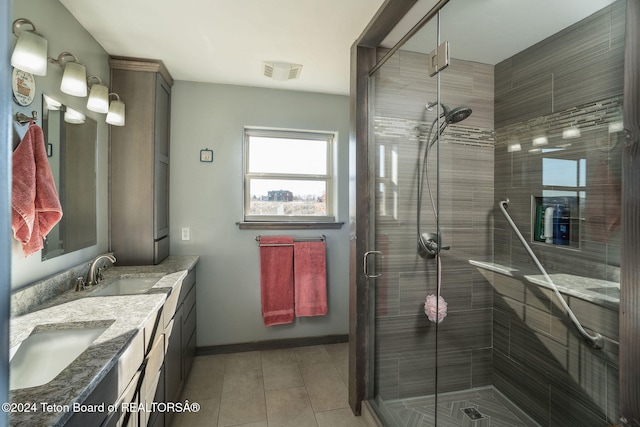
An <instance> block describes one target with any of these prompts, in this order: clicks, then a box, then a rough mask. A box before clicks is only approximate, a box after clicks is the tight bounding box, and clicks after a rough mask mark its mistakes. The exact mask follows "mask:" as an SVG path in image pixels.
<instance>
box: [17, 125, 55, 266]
mask: <svg viewBox="0 0 640 427" xmlns="http://www.w3.org/2000/svg"><path fill="white" fill-rule="evenodd" d="M11 185H12V190H11V191H12V195H11V207H12V211H11V228H12V230H13V237H14V238H15V239H16V240H18V241H19V242H20V243H22V251H23V252H24V256H25V257H28V256H29V255H31V254H33V253H35V252H37V251H39V250H40V249H42V247H43V246H44V245H43V243H42V239H44V238H45V237H47V234H49V231H51V229H52V228H53V227H54V226H55V225H56V224H57V223H58V221H60V218H62V207H61V206H60V200H59V199H58V192H57V191H56V184H55V182H54V180H53V175H52V174H51V169H50V167H49V161H48V160H47V153H46V150H45V146H44V135H43V133H42V129H40V127H39V126H37V125H35V124H33V123H31V125H30V126H29V129H28V130H27V133H26V134H25V136H24V138H22V141H20V144H19V145H18V148H16V150H15V151H14V152H13V174H12V182H11Z"/></svg>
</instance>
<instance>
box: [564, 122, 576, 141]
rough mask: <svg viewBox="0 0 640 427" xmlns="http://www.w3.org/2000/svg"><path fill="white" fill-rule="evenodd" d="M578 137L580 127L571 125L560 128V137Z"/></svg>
mask: <svg viewBox="0 0 640 427" xmlns="http://www.w3.org/2000/svg"><path fill="white" fill-rule="evenodd" d="M573 138H580V129H579V128H578V127H577V126H576V125H571V126H570V127H568V128H565V129H563V130H562V139H573Z"/></svg>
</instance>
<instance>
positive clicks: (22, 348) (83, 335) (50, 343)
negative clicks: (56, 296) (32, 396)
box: [9, 327, 107, 390]
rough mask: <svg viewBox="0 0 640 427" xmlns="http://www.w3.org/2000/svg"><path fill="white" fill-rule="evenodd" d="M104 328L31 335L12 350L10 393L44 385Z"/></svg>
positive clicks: (74, 329)
mask: <svg viewBox="0 0 640 427" xmlns="http://www.w3.org/2000/svg"><path fill="white" fill-rule="evenodd" d="M106 329H107V327H91V328H67V329H56V330H45V331H36V332H33V333H32V334H31V335H29V337H28V338H27V339H25V340H24V341H22V343H20V344H19V345H18V346H17V349H16V348H14V349H12V351H11V353H12V357H11V363H10V378H9V384H10V389H11V390H16V389H19V388H26V387H36V386H40V385H43V384H47V383H48V382H49V381H51V380H52V379H54V378H55V377H56V376H57V375H58V374H59V373H60V372H62V371H63V370H64V369H65V368H66V367H67V366H69V365H70V364H71V362H73V361H74V360H76V359H77V358H78V356H80V355H81V354H82V352H83V351H85V350H86V349H87V348H88V347H89V346H90V345H91V344H92V343H93V342H94V341H95V340H96V338H98V337H99V336H100V335H101V334H102V333H103V332H104V331H105V330H106Z"/></svg>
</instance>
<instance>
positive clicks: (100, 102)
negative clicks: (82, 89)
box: [87, 76, 109, 114]
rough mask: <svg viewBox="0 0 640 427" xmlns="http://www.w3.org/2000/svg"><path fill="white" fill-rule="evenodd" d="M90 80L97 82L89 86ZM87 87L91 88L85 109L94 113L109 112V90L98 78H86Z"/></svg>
mask: <svg viewBox="0 0 640 427" xmlns="http://www.w3.org/2000/svg"><path fill="white" fill-rule="evenodd" d="M91 80H97V81H98V82H97V83H94V84H93V85H91V83H90V82H91ZM87 86H89V87H90V88H91V91H90V92H89V99H88V100H87V109H88V110H91V111H95V112H96V113H102V114H106V113H108V112H109V88H108V87H107V86H106V85H105V84H104V83H102V80H101V79H100V77H96V76H89V77H87Z"/></svg>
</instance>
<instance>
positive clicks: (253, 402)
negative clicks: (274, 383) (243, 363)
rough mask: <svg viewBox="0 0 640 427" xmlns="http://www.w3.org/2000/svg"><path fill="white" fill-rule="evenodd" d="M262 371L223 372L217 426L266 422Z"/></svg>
mask: <svg viewBox="0 0 640 427" xmlns="http://www.w3.org/2000/svg"><path fill="white" fill-rule="evenodd" d="M266 419H267V411H266V405H265V398H264V385H263V380H262V370H260V369H257V370H251V371H231V372H225V375H224V382H223V387H222V396H221V399H220V416H219V420H218V425H219V426H221V427H222V426H231V425H237V424H247V423H254V422H259V421H266Z"/></svg>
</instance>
